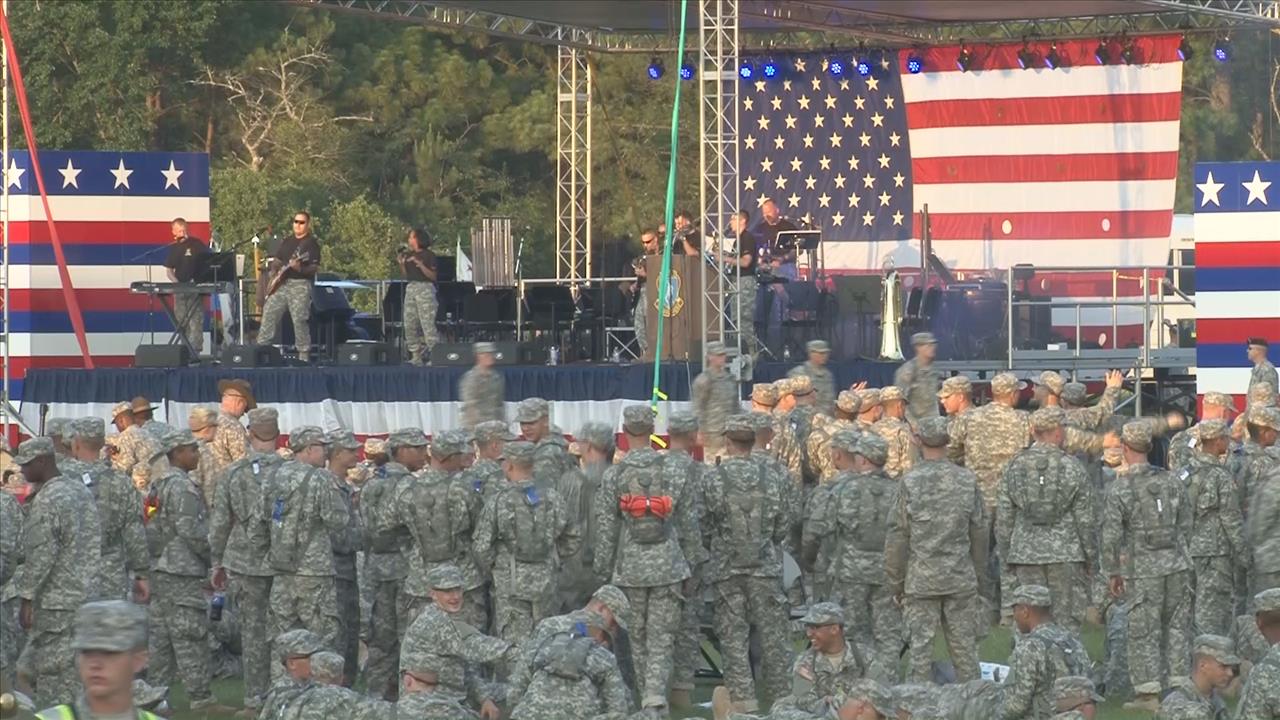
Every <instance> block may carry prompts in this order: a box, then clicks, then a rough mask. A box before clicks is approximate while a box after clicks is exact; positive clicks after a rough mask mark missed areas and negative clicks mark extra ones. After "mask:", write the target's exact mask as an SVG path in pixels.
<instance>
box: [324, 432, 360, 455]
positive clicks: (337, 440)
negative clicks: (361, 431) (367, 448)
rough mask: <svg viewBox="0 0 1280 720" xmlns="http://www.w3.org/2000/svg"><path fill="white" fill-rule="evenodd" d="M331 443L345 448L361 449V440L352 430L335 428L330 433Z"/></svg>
mask: <svg viewBox="0 0 1280 720" xmlns="http://www.w3.org/2000/svg"><path fill="white" fill-rule="evenodd" d="M329 444H330V445H332V446H333V447H336V448H342V449H343V450H359V449H360V441H359V440H356V436H355V434H354V433H352V432H351V431H350V430H334V431H333V432H331V433H329Z"/></svg>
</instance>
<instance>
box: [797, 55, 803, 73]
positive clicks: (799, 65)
mask: <svg viewBox="0 0 1280 720" xmlns="http://www.w3.org/2000/svg"><path fill="white" fill-rule="evenodd" d="M804 66H805V62H804V58H799V57H798V58H796V70H799V71H800V72H804Z"/></svg>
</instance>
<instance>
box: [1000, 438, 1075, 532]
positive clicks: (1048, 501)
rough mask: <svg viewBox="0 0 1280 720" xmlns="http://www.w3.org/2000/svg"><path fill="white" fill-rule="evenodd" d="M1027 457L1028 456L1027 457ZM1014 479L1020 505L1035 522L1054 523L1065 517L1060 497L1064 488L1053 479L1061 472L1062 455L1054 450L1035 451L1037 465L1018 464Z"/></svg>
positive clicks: (1023, 511) (1029, 519) (1024, 512)
mask: <svg viewBox="0 0 1280 720" xmlns="http://www.w3.org/2000/svg"><path fill="white" fill-rule="evenodd" d="M1024 457H1025V456H1024ZM1017 469H1018V470H1030V472H1019V473H1018V474H1017V476H1016V480H1015V483H1016V485H1015V492H1014V493H1013V495H1014V497H1015V498H1017V501H1018V508H1019V509H1020V510H1021V511H1022V514H1023V515H1024V516H1025V517H1026V518H1027V520H1028V521H1029V522H1030V523H1031V524H1032V525H1053V524H1055V523H1057V522H1058V521H1059V520H1060V519H1061V518H1062V513H1063V510H1064V502H1063V500H1064V498H1059V497H1058V495H1059V492H1060V490H1061V488H1060V487H1059V483H1058V482H1057V481H1056V480H1054V478H1058V477H1061V475H1062V469H1063V468H1062V456H1061V455H1059V454H1057V453H1053V454H1049V453H1044V452H1040V453H1036V455H1035V459H1034V464H1032V463H1019V464H1018V466H1017Z"/></svg>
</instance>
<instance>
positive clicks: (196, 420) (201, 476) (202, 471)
mask: <svg viewBox="0 0 1280 720" xmlns="http://www.w3.org/2000/svg"><path fill="white" fill-rule="evenodd" d="M217 422H218V413H217V412H216V411H215V410H214V409H213V408H212V407H210V406H208V405H196V406H194V407H192V408H191V411H190V412H189V413H187V428H188V429H190V430H191V434H192V436H194V437H195V439H196V442H197V443H199V446H198V447H199V451H200V462H199V463H198V464H197V465H196V469H195V470H192V471H191V472H190V473H189V474H190V476H191V482H193V483H195V484H196V487H198V488H200V499H202V500H204V504H205V507H213V489H214V486H215V485H216V484H217V479H218V478H217V474H218V473H220V471H219V470H218V469H217V468H216V467H215V465H216V464H217V461H216V460H214V459H213V450H212V448H210V446H209V441H210V440H212V439H213V435H214V432H215V431H216V430H217Z"/></svg>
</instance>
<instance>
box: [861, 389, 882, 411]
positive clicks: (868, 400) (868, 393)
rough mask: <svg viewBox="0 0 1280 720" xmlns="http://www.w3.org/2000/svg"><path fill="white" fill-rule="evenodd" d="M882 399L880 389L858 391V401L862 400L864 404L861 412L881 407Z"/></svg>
mask: <svg viewBox="0 0 1280 720" xmlns="http://www.w3.org/2000/svg"><path fill="white" fill-rule="evenodd" d="M880 399H881V398H880V389H879V388H863V389H862V390H859V391H858V400H860V401H861V403H862V410H861V412H867V411H868V410H870V409H872V408H874V407H875V406H877V405H879V404H880Z"/></svg>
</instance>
